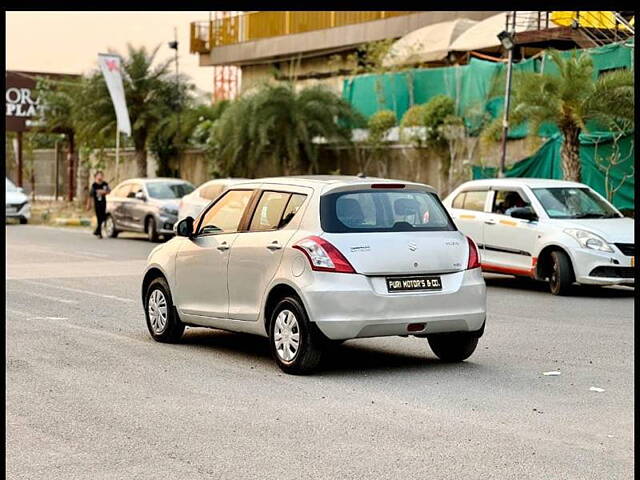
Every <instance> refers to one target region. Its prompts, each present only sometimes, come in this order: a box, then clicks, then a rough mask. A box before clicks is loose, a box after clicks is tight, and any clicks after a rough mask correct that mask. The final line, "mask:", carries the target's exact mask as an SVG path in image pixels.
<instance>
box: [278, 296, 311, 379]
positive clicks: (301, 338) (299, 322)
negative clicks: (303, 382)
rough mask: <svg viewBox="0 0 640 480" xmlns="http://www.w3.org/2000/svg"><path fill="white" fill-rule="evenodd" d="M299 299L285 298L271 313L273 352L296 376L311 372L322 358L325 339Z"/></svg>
mask: <svg viewBox="0 0 640 480" xmlns="http://www.w3.org/2000/svg"><path fill="white" fill-rule="evenodd" d="M316 329H317V327H316V326H315V325H314V324H312V323H311V322H310V321H309V318H308V317H307V314H306V312H305V310H304V307H303V306H302V304H301V303H300V300H298V299H297V298H294V297H286V298H284V299H282V300H280V302H279V303H278V304H277V305H276V308H275V309H274V310H273V313H272V314H271V322H270V332H269V338H270V342H269V343H270V345H271V353H272V355H273V357H274V359H275V360H276V363H277V364H278V366H279V367H280V368H281V369H282V370H283V371H284V372H285V373H290V374H293V375H304V374H307V373H311V372H312V371H313V370H315V369H316V368H317V367H318V365H319V364H320V360H321V358H322V351H323V349H322V340H321V338H320V336H319V332H318V331H317V330H316Z"/></svg>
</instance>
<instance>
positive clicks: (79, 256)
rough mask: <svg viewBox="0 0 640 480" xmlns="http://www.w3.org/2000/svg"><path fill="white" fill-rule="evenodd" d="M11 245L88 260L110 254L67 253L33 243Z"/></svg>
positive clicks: (22, 249) (21, 248) (107, 256)
mask: <svg viewBox="0 0 640 480" xmlns="http://www.w3.org/2000/svg"><path fill="white" fill-rule="evenodd" d="M12 246H13V247H14V248H16V249H20V250H21V251H25V250H32V251H34V252H41V253H49V254H51V255H61V256H64V257H75V258H86V259H89V260H93V259H94V258H110V255H108V254H104V253H93V252H86V251H82V252H78V253H69V252H65V251H64V250H57V249H54V248H48V247H38V246H35V245H21V246H17V245H12Z"/></svg>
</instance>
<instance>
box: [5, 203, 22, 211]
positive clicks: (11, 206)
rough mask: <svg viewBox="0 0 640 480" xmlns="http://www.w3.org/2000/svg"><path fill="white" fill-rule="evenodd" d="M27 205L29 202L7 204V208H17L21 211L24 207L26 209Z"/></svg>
mask: <svg viewBox="0 0 640 480" xmlns="http://www.w3.org/2000/svg"><path fill="white" fill-rule="evenodd" d="M26 204H27V202H22V203H7V208H15V209H16V210H21V209H22V207H24V206H25V205H26Z"/></svg>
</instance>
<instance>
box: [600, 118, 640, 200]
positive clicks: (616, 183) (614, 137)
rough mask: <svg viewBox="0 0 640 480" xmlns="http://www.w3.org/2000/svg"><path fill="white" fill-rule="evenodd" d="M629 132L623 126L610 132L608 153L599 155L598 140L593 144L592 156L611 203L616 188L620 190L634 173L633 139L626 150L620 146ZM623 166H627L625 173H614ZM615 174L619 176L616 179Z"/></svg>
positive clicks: (616, 191)
mask: <svg viewBox="0 0 640 480" xmlns="http://www.w3.org/2000/svg"><path fill="white" fill-rule="evenodd" d="M629 133H630V132H629V130H628V129H624V128H623V129H621V130H619V131H616V132H612V134H611V139H610V141H611V152H610V153H609V155H601V154H600V152H598V146H599V142H596V143H595V145H594V154H593V158H594V160H595V164H596V167H597V168H598V170H600V172H602V174H603V176H604V190H605V197H606V198H607V200H609V201H610V202H611V203H613V200H614V197H615V195H616V193H618V190H620V189H621V188H622V187H623V186H624V185H625V184H626V183H627V181H628V180H632V179H633V177H634V174H635V168H634V165H633V163H634V156H633V152H634V149H633V143H634V142H633V140H631V141H630V143H631V145H630V147H629V148H628V149H626V152H625V151H623V149H621V147H620V144H621V143H622V140H623V139H624V137H625V136H627V135H629ZM628 162H631V163H630V165H627V163H628ZM624 167H627V169H628V171H627V173H621V176H620V174H619V175H615V174H614V172H615V170H622V169H623V168H624ZM616 176H618V177H619V178H618V179H616V178H615V177H616Z"/></svg>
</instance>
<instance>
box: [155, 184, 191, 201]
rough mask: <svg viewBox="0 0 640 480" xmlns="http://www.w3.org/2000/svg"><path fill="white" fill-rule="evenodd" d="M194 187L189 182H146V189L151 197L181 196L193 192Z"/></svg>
mask: <svg viewBox="0 0 640 480" xmlns="http://www.w3.org/2000/svg"><path fill="white" fill-rule="evenodd" d="M194 189H195V187H194V186H193V185H191V184H190V183H187V182H185V183H175V182H150V183H147V191H148V192H149V196H150V197H151V198H160V199H167V198H182V197H184V196H185V195H187V194H188V193H191V192H193V190H194Z"/></svg>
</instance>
